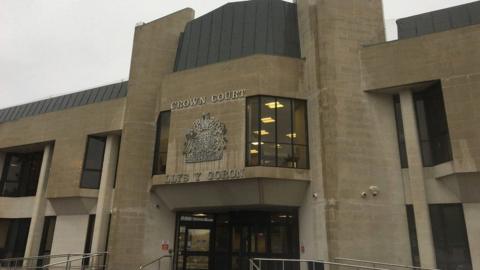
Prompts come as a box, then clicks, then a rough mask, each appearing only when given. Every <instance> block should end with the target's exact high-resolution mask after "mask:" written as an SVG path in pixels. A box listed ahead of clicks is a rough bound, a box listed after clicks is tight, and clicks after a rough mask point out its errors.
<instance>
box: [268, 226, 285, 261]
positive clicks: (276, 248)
mask: <svg viewBox="0 0 480 270" xmlns="http://www.w3.org/2000/svg"><path fill="white" fill-rule="evenodd" d="M271 238H272V240H271V241H272V243H271V245H272V253H277V254H278V253H287V252H288V249H287V246H288V240H287V239H288V238H287V227H286V226H273V227H272V235H271Z"/></svg>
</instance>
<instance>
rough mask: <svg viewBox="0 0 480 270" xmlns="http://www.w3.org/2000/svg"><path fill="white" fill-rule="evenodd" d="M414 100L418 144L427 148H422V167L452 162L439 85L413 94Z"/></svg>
mask: <svg viewBox="0 0 480 270" xmlns="http://www.w3.org/2000/svg"><path fill="white" fill-rule="evenodd" d="M414 99H415V113H416V117H417V124H418V133H419V137H420V142H421V143H422V144H425V146H428V148H427V147H423V148H422V157H423V162H424V163H423V165H424V166H433V165H437V164H440V163H443V162H447V161H450V160H452V151H451V144H450V136H449V132H448V124H447V117H446V112H445V104H444V101H443V95H442V86H441V84H440V83H436V84H434V85H432V86H431V87H429V88H427V89H426V90H423V91H421V92H416V93H414ZM426 142H428V144H427V143H426Z"/></svg>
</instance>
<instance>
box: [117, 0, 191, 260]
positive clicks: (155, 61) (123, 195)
mask: <svg viewBox="0 0 480 270" xmlns="http://www.w3.org/2000/svg"><path fill="white" fill-rule="evenodd" d="M192 18H193V11H192V10H191V9H185V10H181V11H178V12H176V13H173V14H171V15H168V16H166V17H163V18H160V19H158V20H156V21H153V22H151V23H148V24H144V25H141V26H138V27H137V28H136V29H135V37H134V45H133V52H132V63H131V69H130V71H131V72H130V80H129V83H128V95H127V103H126V108H125V118H124V125H123V133H122V142H121V146H120V155H119V161H118V162H119V164H118V170H117V182H116V183H117V184H116V190H115V198H114V202H113V212H112V221H111V229H110V240H109V247H108V250H109V252H110V253H111V256H110V258H109V264H110V267H111V268H112V269H136V268H137V267H139V266H140V265H141V264H143V263H145V262H147V260H150V259H152V258H154V257H158V256H160V255H161V251H160V249H159V248H158V249H155V248H152V247H154V246H156V247H160V244H161V239H164V238H166V237H169V238H171V237H172V236H171V232H172V229H171V228H172V227H174V219H173V218H172V215H170V216H168V215H161V213H159V212H158V210H157V208H156V207H155V205H154V204H153V203H152V198H151V196H152V195H151V194H150V193H148V187H149V183H150V181H151V175H152V164H153V162H152V161H153V151H154V145H155V130H156V129H155V122H156V118H157V116H156V114H155V112H156V97H157V94H158V93H160V91H161V85H162V81H163V79H164V77H165V75H166V74H169V73H171V72H172V71H173V66H174V61H175V54H176V49H177V44H178V38H179V35H180V32H182V31H183V29H184V27H185V24H186V23H187V22H188V21H189V20H191V19H192ZM158 207H159V209H160V207H162V206H160V205H159V206H158ZM160 220H161V221H162V222H163V223H164V224H169V225H168V226H164V227H160V226H158V225H157V222H155V221H160Z"/></svg>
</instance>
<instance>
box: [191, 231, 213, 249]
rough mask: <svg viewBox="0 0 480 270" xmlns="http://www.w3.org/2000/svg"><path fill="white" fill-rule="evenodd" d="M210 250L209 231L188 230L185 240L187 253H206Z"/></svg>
mask: <svg viewBox="0 0 480 270" xmlns="http://www.w3.org/2000/svg"><path fill="white" fill-rule="evenodd" d="M209 248H210V230H209V229H189V230H188V238H187V251H203V252H207V251H209Z"/></svg>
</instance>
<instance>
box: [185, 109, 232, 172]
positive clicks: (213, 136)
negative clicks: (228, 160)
mask: <svg viewBox="0 0 480 270" xmlns="http://www.w3.org/2000/svg"><path fill="white" fill-rule="evenodd" d="M226 134H227V129H226V128H225V124H223V123H221V122H220V121H218V120H217V119H215V118H214V117H211V116H210V114H209V113H206V114H203V115H202V118H200V119H197V120H195V121H194V122H193V128H191V129H189V130H188V132H187V134H186V135H185V145H184V150H183V155H184V156H185V162H186V163H197V162H205V161H214V160H220V159H222V157H223V150H224V149H225V148H226V145H227V138H226V137H225V135H226Z"/></svg>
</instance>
